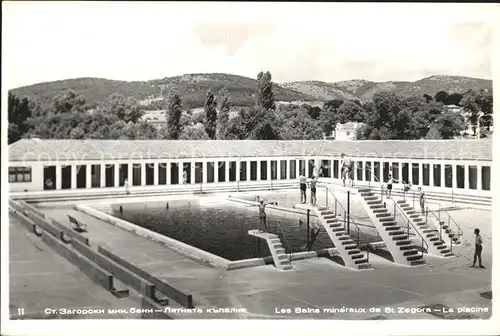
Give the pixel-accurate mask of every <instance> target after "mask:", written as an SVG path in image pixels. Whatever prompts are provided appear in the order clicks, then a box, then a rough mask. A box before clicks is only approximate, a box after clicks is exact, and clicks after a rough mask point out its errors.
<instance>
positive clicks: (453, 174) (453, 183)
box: [451, 163, 458, 189]
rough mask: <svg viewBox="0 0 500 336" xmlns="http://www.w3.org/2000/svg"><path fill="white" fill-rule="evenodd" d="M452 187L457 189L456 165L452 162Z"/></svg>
mask: <svg viewBox="0 0 500 336" xmlns="http://www.w3.org/2000/svg"><path fill="white" fill-rule="evenodd" d="M451 167H452V180H451V181H452V187H453V189H457V185H458V183H457V165H456V164H455V163H453V164H452V166H451Z"/></svg>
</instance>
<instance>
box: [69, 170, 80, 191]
mask: <svg viewBox="0 0 500 336" xmlns="http://www.w3.org/2000/svg"><path fill="white" fill-rule="evenodd" d="M78 166H79V165H71V189H76V169H77V168H78Z"/></svg>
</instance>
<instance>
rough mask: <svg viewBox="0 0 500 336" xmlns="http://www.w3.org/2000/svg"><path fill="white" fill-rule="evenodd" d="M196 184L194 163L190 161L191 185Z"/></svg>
mask: <svg viewBox="0 0 500 336" xmlns="http://www.w3.org/2000/svg"><path fill="white" fill-rule="evenodd" d="M194 183H196V162H194V161H191V184H194Z"/></svg>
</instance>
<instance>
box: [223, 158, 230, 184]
mask: <svg viewBox="0 0 500 336" xmlns="http://www.w3.org/2000/svg"><path fill="white" fill-rule="evenodd" d="M230 163H231V161H225V163H224V171H225V174H224V181H225V182H229V164H230Z"/></svg>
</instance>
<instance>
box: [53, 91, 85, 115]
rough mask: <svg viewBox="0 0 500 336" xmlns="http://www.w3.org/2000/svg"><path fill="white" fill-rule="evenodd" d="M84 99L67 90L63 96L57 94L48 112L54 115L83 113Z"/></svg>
mask: <svg viewBox="0 0 500 336" xmlns="http://www.w3.org/2000/svg"><path fill="white" fill-rule="evenodd" d="M85 105H86V99H85V97H84V96H83V95H81V94H79V93H77V92H75V91H73V90H68V91H66V92H65V93H64V94H59V95H57V96H55V97H54V99H53V100H52V107H51V109H50V112H52V113H54V114H62V113H69V112H84V111H85Z"/></svg>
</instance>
